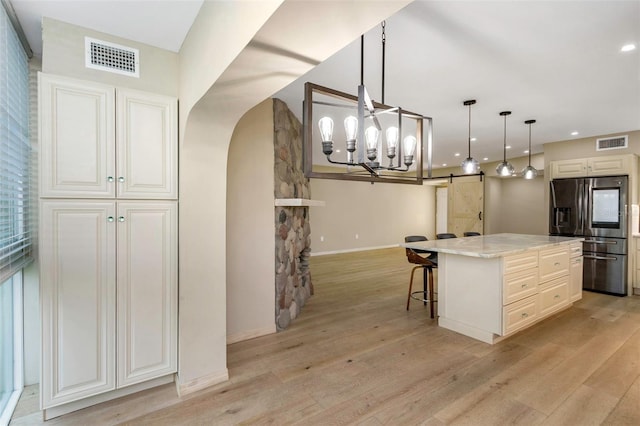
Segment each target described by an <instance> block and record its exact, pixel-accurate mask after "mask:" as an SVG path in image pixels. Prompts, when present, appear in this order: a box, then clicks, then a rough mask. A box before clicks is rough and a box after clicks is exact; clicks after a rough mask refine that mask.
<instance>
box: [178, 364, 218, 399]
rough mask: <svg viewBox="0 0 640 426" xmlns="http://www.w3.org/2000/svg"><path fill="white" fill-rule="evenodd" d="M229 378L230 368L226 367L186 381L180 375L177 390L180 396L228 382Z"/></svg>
mask: <svg viewBox="0 0 640 426" xmlns="http://www.w3.org/2000/svg"><path fill="white" fill-rule="evenodd" d="M227 380H229V370H227V369H226V368H225V369H224V370H223V371H219V372H217V373H211V374H208V375H206V376H202V377H198V378H197V379H193V380H190V381H188V382H184V383H183V382H182V381H181V380H180V377H178V380H176V390H177V391H178V396H181V397H182V396H185V395H188V394H190V393H193V392H197V391H199V390H202V389H205V388H208V387H209V386H213V385H217V384H218V383H222V382H226V381H227Z"/></svg>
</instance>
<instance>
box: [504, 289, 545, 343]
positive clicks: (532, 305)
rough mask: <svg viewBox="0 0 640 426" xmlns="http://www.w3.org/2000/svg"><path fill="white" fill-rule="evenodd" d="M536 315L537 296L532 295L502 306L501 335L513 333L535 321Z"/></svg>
mask: <svg viewBox="0 0 640 426" xmlns="http://www.w3.org/2000/svg"><path fill="white" fill-rule="evenodd" d="M537 317H538V296H537V295H533V296H530V297H527V298H526V299H522V300H520V301H518V302H514V303H512V304H510V305H508V306H505V307H504V308H502V335H503V336H506V335H507V334H510V333H513V332H515V331H518V330H520V329H521V328H523V327H526V326H527V325H529V324H531V323H533V322H535V321H536V320H537Z"/></svg>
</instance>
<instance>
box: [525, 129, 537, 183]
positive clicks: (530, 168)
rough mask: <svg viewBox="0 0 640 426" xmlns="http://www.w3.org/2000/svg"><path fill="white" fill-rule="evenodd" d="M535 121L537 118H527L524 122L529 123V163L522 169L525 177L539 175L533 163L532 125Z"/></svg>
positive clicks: (529, 177)
mask: <svg viewBox="0 0 640 426" xmlns="http://www.w3.org/2000/svg"><path fill="white" fill-rule="evenodd" d="M535 122H536V120H527V121H525V122H524V124H528V125H529V165H528V166H527V167H525V168H524V169H522V177H523V178H525V179H534V178H535V177H536V176H538V171H537V170H536V168H535V167H533V166H532V165H531V125H532V124H533V123H535Z"/></svg>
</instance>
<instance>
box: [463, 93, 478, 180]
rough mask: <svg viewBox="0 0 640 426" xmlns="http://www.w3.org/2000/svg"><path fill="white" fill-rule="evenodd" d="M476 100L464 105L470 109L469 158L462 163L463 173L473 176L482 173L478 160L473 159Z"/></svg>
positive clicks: (466, 102)
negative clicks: (473, 119) (473, 126)
mask: <svg viewBox="0 0 640 426" xmlns="http://www.w3.org/2000/svg"><path fill="white" fill-rule="evenodd" d="M475 103H476V101H475V99H470V100H468V101H464V102H463V103H462V104H463V105H464V106H468V107H469V139H468V142H467V143H468V145H467V147H468V149H469V151H468V153H469V154H468V156H467V159H466V160H464V161H463V162H462V173H464V174H465V175H472V174H475V173H478V172H479V171H480V163H478V160H476V159H475V158H472V157H471V105H473V104H475Z"/></svg>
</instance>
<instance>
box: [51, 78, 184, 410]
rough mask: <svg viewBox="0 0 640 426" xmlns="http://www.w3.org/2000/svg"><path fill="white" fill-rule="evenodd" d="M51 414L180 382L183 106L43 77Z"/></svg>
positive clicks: (155, 97) (125, 91) (134, 93)
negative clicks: (179, 161) (176, 376)
mask: <svg viewBox="0 0 640 426" xmlns="http://www.w3.org/2000/svg"><path fill="white" fill-rule="evenodd" d="M39 104H40V107H39V108H40V111H39V116H40V161H39V165H40V166H39V174H40V286H41V307H42V369H41V382H40V387H41V406H42V409H43V410H45V418H50V417H54V416H56V415H59V414H63V413H65V412H68V411H72V410H74V409H78V408H82V407H84V406H87V405H91V404H94V403H97V402H100V401H103V400H107V399H110V398H113V397H117V396H120V395H122V394H126V393H130V392H133V391H136V390H138V389H143V388H145V387H149V386H152V385H155V384H159V383H164V382H167V381H172V380H173V374H174V373H175V372H176V370H177V297H178V273H177V266H178V265H177V241H178V233H177V232H178V231H177V224H178V218H177V215H178V206H177V195H178V192H177V185H178V182H177V180H178V179H177V147H178V143H177V101H176V99H175V98H171V97H167V96H161V95H156V94H148V93H144V92H139V91H134V90H129V89H119V88H114V87H110V86H106V85H102V84H98V83H94V82H85V81H79V80H74V79H69V78H64V77H59V76H52V75H46V74H40V76H39Z"/></svg>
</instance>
